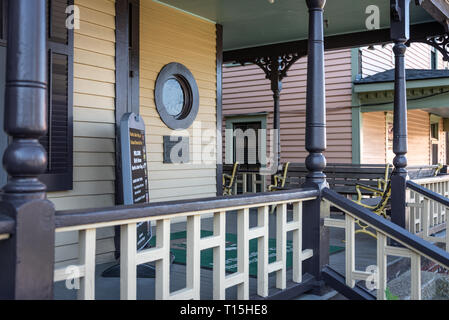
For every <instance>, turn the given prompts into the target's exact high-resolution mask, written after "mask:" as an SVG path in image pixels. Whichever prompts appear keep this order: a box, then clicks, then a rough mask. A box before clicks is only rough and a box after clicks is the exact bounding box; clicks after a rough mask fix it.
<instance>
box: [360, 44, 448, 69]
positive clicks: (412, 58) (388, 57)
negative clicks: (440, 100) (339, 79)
mask: <svg viewBox="0 0 449 320" xmlns="http://www.w3.org/2000/svg"><path fill="white" fill-rule="evenodd" d="M361 50H362V75H363V77H367V76H371V75H373V74H376V73H378V72H383V71H386V70H391V69H393V68H394V54H393V45H392V44H387V45H385V46H384V47H382V46H374V50H370V49H368V48H366V47H364V48H361ZM430 50H431V47H430V46H428V45H426V44H424V43H412V44H411V45H410V47H409V48H408V49H407V51H406V54H405V66H406V68H407V69H430ZM440 67H442V64H440Z"/></svg>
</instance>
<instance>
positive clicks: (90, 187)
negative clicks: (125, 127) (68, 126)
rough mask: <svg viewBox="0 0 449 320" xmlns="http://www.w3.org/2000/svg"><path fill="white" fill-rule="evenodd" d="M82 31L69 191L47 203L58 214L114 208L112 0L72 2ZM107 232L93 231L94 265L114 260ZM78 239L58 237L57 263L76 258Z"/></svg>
mask: <svg viewBox="0 0 449 320" xmlns="http://www.w3.org/2000/svg"><path fill="white" fill-rule="evenodd" d="M75 4H76V5H78V6H79V8H80V20H81V21H80V29H79V30H75V35H74V37H75V38H74V101H73V136H74V144H73V152H74V154H73V166H74V168H73V190H72V191H67V192H53V193H49V194H48V198H49V199H50V200H51V201H52V202H53V203H54V204H55V206H56V209H57V210H65V209H82V208H93V207H104V206H112V205H114V203H115V196H114V193H115V190H114V180H115V160H114V159H115V158H114V157H115V155H114V154H115V115H114V111H115V102H114V97H115V1H114V0H96V1H89V0H75ZM113 235H114V232H113V230H112V229H111V228H105V229H101V230H98V232H97V239H98V241H97V254H98V256H97V263H101V262H105V261H110V260H112V259H113V251H114V244H113V241H112V237H113ZM77 242H78V234H77V233H76V232H65V233H62V234H59V233H57V234H56V257H55V258H56V263H57V265H61V264H70V263H71V262H73V259H76V258H77V256H78V244H77Z"/></svg>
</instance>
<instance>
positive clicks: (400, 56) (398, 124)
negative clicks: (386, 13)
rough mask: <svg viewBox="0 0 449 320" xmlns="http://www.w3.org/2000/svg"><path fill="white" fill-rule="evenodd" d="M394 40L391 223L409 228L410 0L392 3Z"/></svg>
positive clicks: (392, 34)
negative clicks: (407, 62) (407, 70)
mask: <svg viewBox="0 0 449 320" xmlns="http://www.w3.org/2000/svg"><path fill="white" fill-rule="evenodd" d="M390 5H391V39H392V40H393V41H394V47H393V52H394V56H395V82H394V120H393V134H394V137H393V152H394V153H395V155H396V156H395V157H394V159H393V165H394V170H393V173H392V176H391V220H392V221H393V222H394V223H396V224H397V225H399V226H401V227H403V228H405V226H406V224H407V221H406V220H407V217H406V181H407V169H406V167H407V158H406V154H407V92H406V78H405V51H406V49H407V46H406V45H405V43H406V42H407V41H408V39H409V14H410V12H409V5H410V0H397V1H396V0H391V1H390Z"/></svg>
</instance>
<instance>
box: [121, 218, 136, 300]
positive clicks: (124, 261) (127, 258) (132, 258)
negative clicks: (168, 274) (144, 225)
mask: <svg viewBox="0 0 449 320" xmlns="http://www.w3.org/2000/svg"><path fill="white" fill-rule="evenodd" d="M136 255H137V225H136V224H135V223H130V224H125V225H122V226H121V227H120V299H122V300H136V293H137V289H136V282H137V267H136Z"/></svg>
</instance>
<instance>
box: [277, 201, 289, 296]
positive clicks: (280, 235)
mask: <svg viewBox="0 0 449 320" xmlns="http://www.w3.org/2000/svg"><path fill="white" fill-rule="evenodd" d="M286 227H287V204H285V203H283V204H278V205H277V208H276V261H277V262H282V268H281V269H280V270H279V271H277V272H276V288H278V289H281V290H284V289H285V288H286V287H287V232H286Z"/></svg>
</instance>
